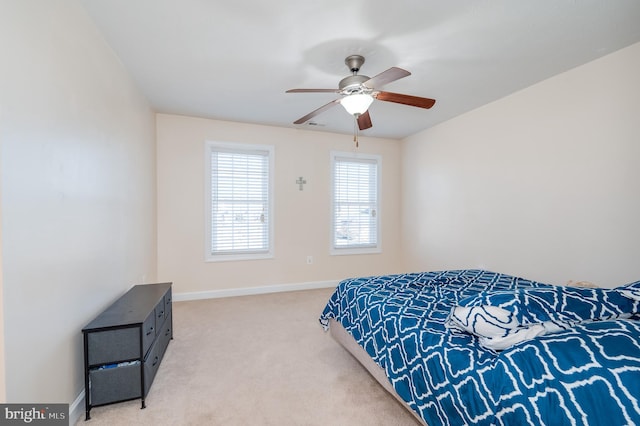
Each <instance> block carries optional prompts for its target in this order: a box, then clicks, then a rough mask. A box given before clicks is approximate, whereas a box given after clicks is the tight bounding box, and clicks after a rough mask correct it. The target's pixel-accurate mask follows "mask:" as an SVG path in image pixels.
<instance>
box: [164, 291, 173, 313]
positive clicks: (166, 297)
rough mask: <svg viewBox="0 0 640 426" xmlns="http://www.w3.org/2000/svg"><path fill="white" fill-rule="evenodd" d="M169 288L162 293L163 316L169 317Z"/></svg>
mask: <svg viewBox="0 0 640 426" xmlns="http://www.w3.org/2000/svg"><path fill="white" fill-rule="evenodd" d="M171 299H172V298H171V289H169V291H167V293H166V294H165V295H164V315H165V317H169V315H170V314H171V306H172V305H171V302H172V300H171Z"/></svg>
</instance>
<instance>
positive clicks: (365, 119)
mask: <svg viewBox="0 0 640 426" xmlns="http://www.w3.org/2000/svg"><path fill="white" fill-rule="evenodd" d="M372 126H373V124H371V116H370V115H369V110H366V111H365V112H364V114H360V115H359V116H358V128H359V129H360V130H366V129H369V128H371V127H372Z"/></svg>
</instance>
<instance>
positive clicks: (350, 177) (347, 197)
mask: <svg viewBox="0 0 640 426" xmlns="http://www.w3.org/2000/svg"><path fill="white" fill-rule="evenodd" d="M379 162H380V159H379V157H377V156H350V155H348V154H346V155H345V154H335V153H334V154H333V162H332V163H333V249H334V250H335V249H377V248H379V238H378V228H379V206H378V174H379V173H378V168H379ZM336 251H337V250H336Z"/></svg>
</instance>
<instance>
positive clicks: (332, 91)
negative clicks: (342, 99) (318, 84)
mask: <svg viewBox="0 0 640 426" xmlns="http://www.w3.org/2000/svg"><path fill="white" fill-rule="evenodd" d="M285 93H340V91H339V90H337V89H289V90H287V91H286V92H285Z"/></svg>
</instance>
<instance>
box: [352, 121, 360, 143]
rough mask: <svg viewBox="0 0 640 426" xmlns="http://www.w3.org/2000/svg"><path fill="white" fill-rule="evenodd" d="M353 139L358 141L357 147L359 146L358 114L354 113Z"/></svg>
mask: <svg viewBox="0 0 640 426" xmlns="http://www.w3.org/2000/svg"><path fill="white" fill-rule="evenodd" d="M353 119H354V120H353V141H354V142H355V143H356V148H358V147H359V146H358V130H359V128H358V114H353Z"/></svg>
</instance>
